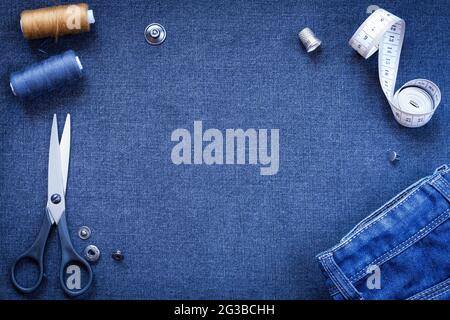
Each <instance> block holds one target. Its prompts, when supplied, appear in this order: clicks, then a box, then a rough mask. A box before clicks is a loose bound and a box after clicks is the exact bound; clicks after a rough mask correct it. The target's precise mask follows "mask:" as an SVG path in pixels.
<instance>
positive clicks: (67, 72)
mask: <svg viewBox="0 0 450 320" xmlns="http://www.w3.org/2000/svg"><path fill="white" fill-rule="evenodd" d="M82 70H83V66H82V65H81V61H80V59H79V58H78V56H77V55H76V54H75V52H74V51H73V50H69V51H66V52H64V53H63V54H60V55H57V56H53V57H50V58H48V59H46V60H44V61H41V62H38V63H35V64H32V65H30V66H29V67H27V68H25V69H24V70H22V71H18V72H14V73H12V74H11V77H10V86H11V90H12V92H13V93H14V95H15V96H18V97H21V98H29V97H35V96H38V95H40V94H42V93H45V92H50V91H53V90H55V89H57V88H60V87H61V86H63V85H64V84H67V83H70V82H73V81H75V80H78V79H80V78H81V76H82Z"/></svg>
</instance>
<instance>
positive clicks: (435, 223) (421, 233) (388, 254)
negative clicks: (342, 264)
mask: <svg viewBox="0 0 450 320" xmlns="http://www.w3.org/2000/svg"><path fill="white" fill-rule="evenodd" d="M449 212H450V208H449V209H447V210H445V211H444V212H443V213H441V214H440V215H439V216H438V217H437V218H435V219H434V220H433V221H431V222H430V223H429V224H427V225H426V226H425V227H423V228H422V229H420V230H419V231H418V232H416V233H415V234H413V235H412V236H411V237H409V238H408V239H407V240H405V241H403V242H402V243H400V244H399V245H397V246H395V247H394V248H392V249H391V250H389V251H387V252H385V253H384V254H383V255H381V256H380V257H378V258H376V259H375V260H373V261H372V262H370V263H369V264H368V265H367V266H365V267H364V268H362V269H361V270H360V271H358V272H357V273H356V274H355V275H353V276H352V277H351V278H350V280H351V281H352V282H355V281H358V280H360V279H361V278H363V277H364V276H365V271H366V269H367V267H368V266H370V265H377V266H380V265H382V264H383V263H385V262H386V261H389V260H390V259H392V258H393V257H395V256H397V255H399V254H400V253H402V252H403V251H405V250H406V249H407V248H409V247H410V246H412V245H413V244H415V243H416V242H417V241H419V240H421V239H423V238H424V237H426V236H427V235H428V234H429V233H430V232H431V231H433V230H434V229H436V228H437V227H438V226H439V225H441V224H442V223H444V222H445V221H447V219H448V218H449V215H448V213H449Z"/></svg>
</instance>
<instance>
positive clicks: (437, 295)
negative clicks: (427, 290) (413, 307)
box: [427, 287, 450, 300]
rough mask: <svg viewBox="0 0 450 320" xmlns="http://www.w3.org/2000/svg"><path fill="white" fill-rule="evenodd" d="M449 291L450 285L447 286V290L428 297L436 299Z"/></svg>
mask: <svg viewBox="0 0 450 320" xmlns="http://www.w3.org/2000/svg"><path fill="white" fill-rule="evenodd" d="M449 291H450V287H448V288H446V289H445V290H443V291H441V292H439V293H438V294H434V295H433V296H431V297H429V298H428V297H427V299H430V300H434V299H436V298H437V297H439V296H442V295H443V294H446V293H447V292H449Z"/></svg>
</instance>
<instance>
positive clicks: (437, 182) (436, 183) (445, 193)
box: [432, 178, 450, 199]
mask: <svg viewBox="0 0 450 320" xmlns="http://www.w3.org/2000/svg"><path fill="white" fill-rule="evenodd" d="M441 183H442V184H444V185H445V187H447V188H448V190H450V183H448V182H447V180H445V179H443V178H442V179H436V180H433V183H432V185H433V186H434V187H436V188H437V189H438V190H439V191H440V192H442V193H443V195H444V196H445V197H447V199H448V198H450V192H448V191H447V190H446V189H445V188H444V187H441V186H440V185H439V184H441Z"/></svg>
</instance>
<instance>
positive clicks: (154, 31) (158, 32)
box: [144, 23, 166, 46]
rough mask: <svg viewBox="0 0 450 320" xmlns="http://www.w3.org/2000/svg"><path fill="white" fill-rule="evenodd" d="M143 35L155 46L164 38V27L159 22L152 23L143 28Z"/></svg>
mask: <svg viewBox="0 0 450 320" xmlns="http://www.w3.org/2000/svg"><path fill="white" fill-rule="evenodd" d="M144 36H145V40H147V42H148V43H150V44H151V45H155V46H156V45H159V44H161V43H163V42H164V40H166V29H164V27H163V26H162V25H160V24H159V23H152V24H149V25H148V26H147V27H146V28H145V31H144Z"/></svg>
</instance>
